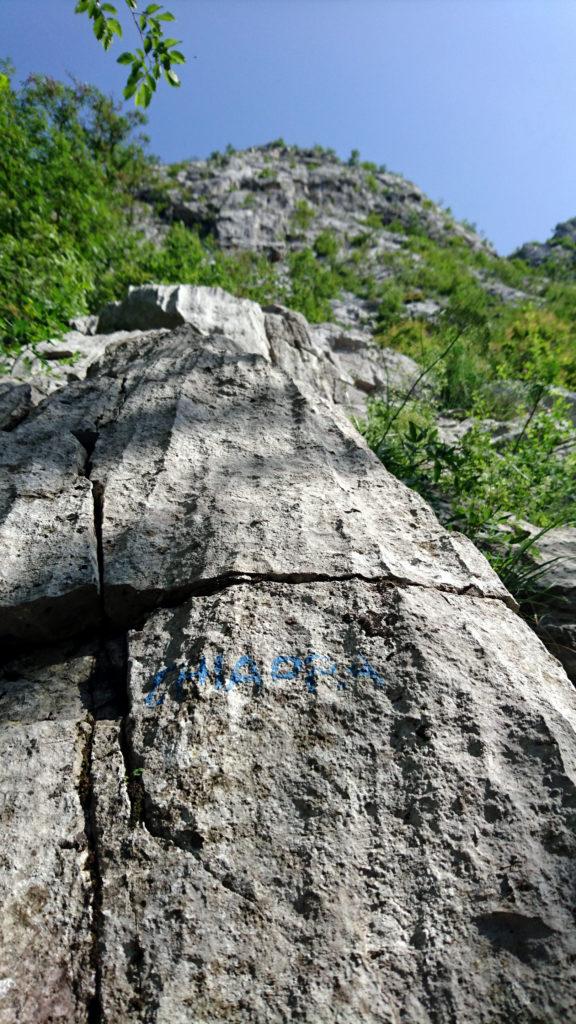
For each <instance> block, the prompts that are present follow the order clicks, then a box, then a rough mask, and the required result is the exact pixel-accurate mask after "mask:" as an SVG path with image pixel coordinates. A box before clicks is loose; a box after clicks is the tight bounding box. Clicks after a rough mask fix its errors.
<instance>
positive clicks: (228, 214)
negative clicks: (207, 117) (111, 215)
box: [142, 144, 491, 254]
mask: <svg viewBox="0 0 576 1024" xmlns="http://www.w3.org/2000/svg"><path fill="white" fill-rule="evenodd" d="M158 170H159V174H160V175H161V176H162V175H163V176H164V187H163V188H162V196H161V198H162V207H163V210H164V217H165V218H166V219H167V220H169V221H173V220H176V221H181V222H182V223H184V224H186V225H188V226H189V227H193V228H196V229H198V230H199V231H201V232H203V233H210V234H213V235H214V236H215V238H216V239H217V241H218V243H219V245H220V246H222V247H224V248H231V249H251V250H264V251H273V252H275V253H279V254H281V253H283V252H285V251H287V250H290V249H297V248H301V247H302V246H303V245H307V244H308V245H309V244H311V242H312V240H313V239H314V238H315V237H316V236H317V235H318V234H319V233H320V232H322V231H330V232H334V233H335V234H337V235H338V236H339V237H340V238H342V239H347V238H348V239H351V238H354V237H357V236H358V235H361V234H362V233H363V232H365V231H366V223H367V220H366V219H367V217H370V216H372V218H376V219H377V221H379V222H380V224H381V226H382V227H384V228H385V227H386V226H387V225H393V226H394V227H395V226H398V225H404V226H405V227H408V228H410V227H411V226H413V224H414V222H417V223H418V224H419V226H420V227H421V229H422V230H424V231H425V232H426V233H427V234H430V235H431V236H432V237H434V238H437V239H443V238H445V237H447V236H448V235H450V236H452V237H453V236H454V235H456V236H458V237H459V238H460V239H462V240H464V241H465V242H466V243H467V244H468V245H469V246H471V247H472V248H474V249H481V250H485V251H491V249H490V246H489V244H488V243H487V242H486V241H485V240H484V239H482V238H481V237H480V236H479V235H478V234H477V232H475V231H473V230H470V229H469V228H467V227H466V226H465V225H463V224H457V223H455V222H454V220H453V218H452V217H451V216H450V214H449V213H447V211H445V210H443V209H442V208H441V207H439V206H438V205H436V204H435V203H432V202H430V200H427V198H426V196H425V195H424V193H423V192H422V191H421V190H420V189H419V188H417V187H416V186H415V185H414V184H413V183H412V182H409V181H406V179H404V178H403V177H402V176H401V175H398V174H393V173H391V172H390V171H387V170H385V169H383V168H380V169H378V168H373V169H371V170H370V169H368V168H365V167H361V166H347V165H346V164H342V163H340V162H339V161H338V160H337V159H336V157H335V156H331V155H330V154H329V153H327V152H326V151H323V152H321V153H319V152H315V151H314V150H305V149H297V148H292V147H287V146H283V145H276V144H271V145H270V146H261V147H254V148H252V149H248V150H246V151H244V152H240V153H234V154H231V155H230V156H223V157H221V158H220V159H218V160H214V161H202V160H192V161H190V162H189V163H187V164H186V165H185V166H183V167H182V168H181V170H179V171H178V173H177V174H176V175H175V176H174V175H173V174H172V173H171V172H170V170H169V169H168V168H161V167H160V168H159V169H158ZM142 197H143V198H145V199H146V198H147V199H149V200H154V198H155V195H154V190H153V189H152V190H149V191H148V192H147V193H144V194H143V196H142ZM309 208H310V209H311V211H312V215H310V210H309ZM399 237H401V235H400V236H399V235H398V233H397V232H394V231H387V232H384V233H383V236H382V237H381V239H380V242H379V246H378V249H379V254H381V253H382V252H385V251H394V249H395V248H397V247H398V239H399Z"/></svg>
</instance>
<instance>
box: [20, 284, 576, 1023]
mask: <svg viewBox="0 0 576 1024" xmlns="http://www.w3.org/2000/svg"><path fill="white" fill-rule="evenodd" d="M192 291H193V294H190V292H187V291H186V290H184V289H178V290H177V292H178V293H179V294H176V293H175V291H174V290H172V291H171V292H170V293H168V292H160V291H158V290H157V291H156V293H155V297H154V299H153V304H155V305H154V308H156V309H158V308H160V307H161V308H162V309H164V310H167V309H169V310H176V314H177V315H178V316H180V315H182V317H183V320H184V322H183V323H181V324H180V325H179V326H174V325H172V324H168V323H166V322H165V321H164V322H163V323H158V321H154V322H155V323H156V325H157V329H156V330H154V331H150V330H147V331H146V332H145V333H142V334H140V335H135V334H132V335H130V336H124V337H116V338H112V336H111V337H110V340H109V343H108V344H107V345H103V346H102V348H101V349H100V350H99V355H98V356H97V357H96V358H95V359H94V360H93V361H92V362H91V363H90V364H89V365H88V367H87V376H86V378H85V379H83V380H78V381H75V382H72V383H70V384H69V385H67V386H66V387H61V388H60V389H58V390H56V391H55V392H54V393H53V394H51V395H50V396H49V397H48V398H46V399H45V400H43V401H41V402H40V403H39V404H38V405H37V406H36V407H35V408H32V409H31V410H30V411H29V412H28V415H27V416H26V417H25V418H23V419H22V420H21V421H20V422H19V423H17V424H16V425H14V426H13V428H12V429H11V430H10V431H5V432H4V433H3V435H2V449H1V450H2V456H1V461H0V466H1V468H2V471H3V474H4V475H3V476H2V477H1V478H0V479H1V480H2V484H1V486H2V490H1V492H0V493H1V494H2V502H3V504H2V517H1V527H0V529H2V530H3V531H4V533H3V535H2V545H3V558H2V561H1V562H0V577H1V584H0V595H1V601H2V604H1V608H0V635H1V636H2V637H3V640H4V646H3V661H2V669H1V677H0V717H1V719H2V726H1V730H0V770H1V779H2V783H1V789H2V801H1V802H0V821H1V823H2V829H3V837H4V836H5V837H6V838H5V839H4V838H3V843H2V852H1V854H0V858H1V860H2V874H1V877H0V892H1V893H2V904H3V906H2V914H0V1024H13V1022H14V1021H17V1022H18V1024H38V1022H39V1021H42V1022H44V1021H45V1022H49V1021H50V1022H51V1021H66V1024H95V1022H99V1024H126V1022H128V1024H191V1022H194V1024H201V1022H202V1024H204V1022H206V1024H208V1022H209V1024H215V1022H224V1021H235V1022H236V1021H238V1022H241V1021H242V1022H258V1024H260V1022H266V1024H267V1022H272V1024H275V1022H283V1021H290V1020H300V1021H304V1022H308V1024H356V1022H358V1024H361V1022H362V1024H364V1022H366V1021H368V1022H372V1021H373V1022H375V1024H376V1022H378V1024H381V1022H383V1024H398V1022H400V1021H402V1022H408V1024H437V1022H438V1024H439V1022H445V1021H458V1024H462V1022H463V1024H477V1022H480V1024H494V1022H496V1024H508V1022H510V1021H511V1020H522V1021H527V1022H529V1024H542V1022H550V1024H552V1022H556V1021H560V1020H562V1021H576V997H575V996H574V991H576V989H575V985H574V982H575V980H576V979H575V978H574V966H573V965H574V963H575V955H576V938H575V935H574V923H573V917H572V914H571V909H570V908H571V900H572V897H573V892H574V883H575V880H576V879H575V869H574V863H575V859H574V855H575V853H576V763H575V761H576V696H575V694H574V690H573V688H572V687H571V685H570V683H569V681H568V679H567V677H566V675H565V674H564V672H563V670H562V668H561V667H560V665H559V663H558V662H557V661H556V660H555V659H554V658H553V657H552V656H551V655H550V654H548V653H547V651H546V650H545V648H544V646H543V645H542V643H541V642H540V641H539V640H538V638H537V637H536V636H535V635H534V633H532V632H531V631H530V630H529V629H528V628H527V627H526V626H525V625H524V624H523V622H522V621H521V620H520V619H519V617H518V616H517V615H516V613H515V611H514V610H513V608H512V607H511V604H512V602H511V599H510V597H509V595H508V594H507V593H506V591H505V590H504V588H503V587H502V584H501V583H500V581H499V580H498V579H497V578H496V577H495V575H494V574H493V572H492V570H491V569H490V567H489V566H488V564H487V563H486V562H485V560H484V559H483V557H482V556H481V555H480V554H479V553H478V552H477V550H476V549H475V548H474V547H473V545H471V544H470V543H469V542H468V541H466V540H465V539H464V538H460V537H458V535H455V534H449V533H447V532H446V531H445V530H443V528H442V527H441V526H440V524H439V523H438V522H437V520H436V519H435V518H434V516H433V515H432V513H431V512H430V510H429V509H428V507H427V506H426V505H425V504H424V503H423V502H422V501H421V499H420V498H419V497H418V496H416V495H415V494H413V493H412V492H410V491H409V490H408V489H407V488H406V487H404V486H403V485H401V484H400V483H398V482H397V481H396V480H394V479H393V478H392V477H391V476H390V475H389V474H388V473H387V472H386V470H385V469H384V467H383V466H382V465H381V464H380V463H379V461H378V460H377V459H376V458H375V457H374V456H373V455H372V454H371V453H370V452H369V451H368V449H367V448H366V447H365V445H364V443H363V441H362V439H361V438H360V437H359V435H358V434H357V433H356V432H355V431H354V429H353V427H352V426H351V424H350V423H349V422H348V420H347V419H346V417H345V416H344V415H343V413H342V412H341V411H340V409H339V407H338V405H337V404H335V402H334V400H333V393H334V387H335V382H337V381H338V379H339V374H340V372H341V367H338V366H337V365H336V362H332V361H331V359H330V358H328V356H327V355H326V351H327V348H329V349H330V351H332V352H334V353H336V354H338V352H339V351H340V349H339V345H340V344H342V345H343V344H344V343H340V342H339V341H338V340H337V339H332V340H331V342H330V345H329V346H323V345H322V344H320V343H319V340H318V338H316V339H315V338H314V335H313V333H312V332H311V331H310V329H309V327H308V325H307V324H306V322H305V321H304V320H303V318H302V317H298V316H296V315H294V314H291V313H290V312H289V311H287V310H284V309H283V308H282V307H271V308H269V309H267V310H261V309H260V307H254V304H251V303H248V304H245V303H242V302H238V301H237V300H234V299H232V298H231V297H230V296H225V295H224V294H223V293H214V291H213V290H206V291H205V293H204V294H203V291H202V290H201V289H195V290H192ZM139 302H140V298H139V297H138V296H137V295H135V294H134V295H133V297H131V298H130V299H129V302H128V306H127V307H124V312H125V311H126V309H127V308H128V307H129V310H128V311H129V313H130V316H132V312H133V311H134V310H135V309H136V307H137V306H138V304H139ZM178 311H179V312H178ZM124 312H123V311H122V310H121V309H116V311H115V314H114V315H116V313H118V315H119V316H120V315H121V316H124ZM176 314H175V315H176ZM138 315H140V314H139V313H138ZM170 315H172V314H170ZM123 323H124V325H125V328H126V329H130V330H134V329H135V328H134V321H133V320H132V321H131V322H130V323H129V324H128V323H127V322H126V321H123ZM111 326H114V327H115V328H116V327H118V328H119V327H120V321H118V320H116V321H115V322H114V324H112V323H111ZM148 326H150V325H148ZM123 329H124V328H123ZM95 337H102V335H96V336H95ZM352 342H353V339H352ZM347 344H350V342H348V343H347ZM342 350H343V351H353V347H349V348H348V349H346V348H344V349H342ZM330 366H331V367H332V371H334V374H333V375H332V371H331V370H330V369H329V367H330Z"/></svg>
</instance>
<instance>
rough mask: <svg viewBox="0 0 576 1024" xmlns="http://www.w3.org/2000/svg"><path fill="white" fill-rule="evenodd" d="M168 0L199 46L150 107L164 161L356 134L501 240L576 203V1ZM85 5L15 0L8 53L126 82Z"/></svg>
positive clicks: (191, 44)
mask: <svg viewBox="0 0 576 1024" xmlns="http://www.w3.org/2000/svg"><path fill="white" fill-rule="evenodd" d="M117 3H118V6H119V7H120V6H121V5H122V3H123V0H117ZM166 5H167V7H168V9H169V10H172V11H173V12H174V14H175V15H176V16H177V19H178V20H177V24H176V26H175V28H176V30H177V31H176V32H175V33H174V34H176V35H177V36H178V37H179V38H182V39H183V40H184V42H183V46H182V49H183V50H185V52H186V53H187V54H188V55H189V56H190V58H192V56H193V55H195V56H196V57H197V59H195V60H193V59H190V61H189V63H188V65H186V67H185V68H183V69H182V70H183V73H184V75H183V77H184V85H183V87H182V89H181V90H180V91H177V90H169V89H168V87H167V86H166V87H165V88H164V89H163V92H162V95H161V96H158V97H157V98H156V99H155V101H154V103H153V106H152V108H151V111H150V128H149V131H150V135H151V137H152V149H153V151H154V152H155V153H157V154H158V155H159V156H160V157H162V158H163V159H164V160H179V159H183V158H185V157H189V156H199V157H203V156H207V155H208V154H209V153H210V152H211V151H212V150H214V149H223V148H224V147H225V146H226V144H227V143H228V142H230V143H232V144H233V145H234V146H236V147H237V148H242V147H246V146H249V145H252V144H255V143H259V142H266V141H269V140H271V139H273V138H276V137H278V136H280V135H281V136H283V137H284V138H285V139H286V141H288V142H293V143H298V144H300V145H308V144H312V143H315V142H319V143H321V144H322V145H325V146H332V147H333V148H334V149H336V150H337V152H338V153H339V154H340V155H341V156H344V157H347V156H348V155H349V153H350V150H351V149H353V148H355V149H359V150H360V151H361V153H362V157H363V158H364V159H366V160H374V161H375V162H376V163H385V164H386V165H387V166H388V167H390V168H391V169H392V170H395V171H400V172H401V173H403V174H405V175H406V176H407V177H408V178H410V179H411V180H413V181H415V182H416V183H417V184H418V185H420V186H421V187H422V188H423V189H425V191H426V192H427V193H428V194H429V195H430V196H431V197H432V198H433V199H437V200H438V199H442V200H443V201H444V202H445V203H446V204H447V205H449V206H451V207H452V209H453V211H454V213H455V214H456V216H458V217H466V218H468V219H469V220H471V221H474V222H475V223H476V224H477V225H478V227H479V228H480V229H482V230H483V231H484V232H485V233H486V235H487V236H488V237H489V238H490V239H491V240H492V241H493V242H494V243H495V244H496V246H497V248H498V250H499V251H500V252H502V253H508V252H510V251H511V249H513V248H514V246H516V245H518V244H519V243H521V242H523V241H527V240H529V239H535V238H540V239H544V238H546V237H547V236H548V235H549V234H550V232H551V230H552V228H553V227H554V225H555V224H556V222H557V221H560V220H564V219H566V218H568V217H572V216H576V187H575V186H576V0H166ZM73 8H74V0H0V56H8V57H11V59H12V60H13V62H14V63H15V65H16V68H17V71H18V74H19V76H24V75H25V74H27V73H28V72H29V71H42V72H47V73H49V74H51V75H54V76H56V77H58V76H60V77H62V76H64V75H65V73H66V72H67V71H68V72H70V73H72V74H74V75H76V76H78V77H80V78H82V79H83V80H85V81H90V82H93V83H95V84H96V85H98V86H100V87H101V88H103V89H105V90H107V91H115V92H117V93H118V94H119V93H120V90H121V86H122V82H123V70H124V69H122V68H120V67H119V66H117V65H116V64H115V61H114V58H113V52H114V51H110V52H109V53H108V54H105V53H104V52H103V51H102V50H101V49H100V48H99V47H98V45H97V44H96V41H95V40H94V38H93V37H92V36H91V34H90V33H89V26H88V22H87V20H86V19H85V18H81V17H80V16H78V15H74V13H73ZM171 31H172V26H171ZM120 45H122V44H120ZM119 52H120V51H119V49H118V48H117V49H116V55H117V54H118V53H119Z"/></svg>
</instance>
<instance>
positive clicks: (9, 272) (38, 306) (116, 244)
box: [0, 67, 147, 369]
mask: <svg viewBox="0 0 576 1024" xmlns="http://www.w3.org/2000/svg"><path fill="white" fill-rule="evenodd" d="M143 121H144V115H143V114H141V113H140V112H138V111H133V112H132V113H128V114H122V113H121V112H120V110H119V108H118V107H117V106H116V105H115V104H114V102H113V101H112V100H110V99H108V98H107V97H106V96H103V95H102V93H100V92H99V91H98V90H97V89H95V88H93V87H91V86H84V85H81V84H78V83H73V84H72V85H64V84H62V83H61V82H56V81H54V80H53V79H51V78H47V77H43V76H37V75H36V76H32V77H31V78H29V79H28V81H27V82H26V83H25V84H24V85H23V86H22V87H21V88H20V89H15V88H14V87H13V85H12V82H11V73H10V69H9V68H8V67H4V68H1V67H0V137H1V138H2V146H1V147H0V368H3V369H7V368H8V367H9V366H10V364H11V362H12V361H13V358H14V357H16V356H17V355H18V354H19V353H20V351H21V350H22V349H23V348H25V347H26V346H28V345H32V347H33V346H34V345H35V344H36V343H37V342H40V341H44V340H46V339H47V338H50V337H53V336H54V335H55V334H57V333H59V332H60V331H62V330H64V329H66V326H67V323H68V320H69V318H70V317H71V316H73V315H76V314H77V313H79V312H82V311H83V310H85V309H87V304H88V303H89V302H90V297H91V295H92V294H93V293H94V291H95V289H97V287H98V285H99V281H100V279H101V278H102V277H103V276H104V275H105V274H106V271H107V269H108V268H109V267H110V266H111V265H112V266H113V265H115V264H117V263H119V262H121V260H122V259H123V258H124V254H125V251H126V247H127V246H129V245H133V244H134V243H133V242H132V241H131V239H130V233H129V232H127V230H126V228H127V226H128V222H129V216H130V208H129V207H130V192H131V190H133V189H134V188H135V187H136V185H137V183H138V181H139V180H140V178H141V176H142V173H143V170H144V167H145V166H147V158H146V157H145V155H144V152H143V149H142V141H143V137H142V136H140V137H135V136H134V132H135V130H137V129H138V128H139V127H140V126H141V125H142V123H143ZM1 364H3V366H2V365H1Z"/></svg>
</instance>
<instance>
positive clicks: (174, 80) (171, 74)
mask: <svg viewBox="0 0 576 1024" xmlns="http://www.w3.org/2000/svg"><path fill="white" fill-rule="evenodd" d="M164 77H165V79H166V81H167V82H168V83H169V85H172V86H174V87H177V86H179V85H180V79H179V78H178V75H177V74H176V72H175V71H165V72H164Z"/></svg>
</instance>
